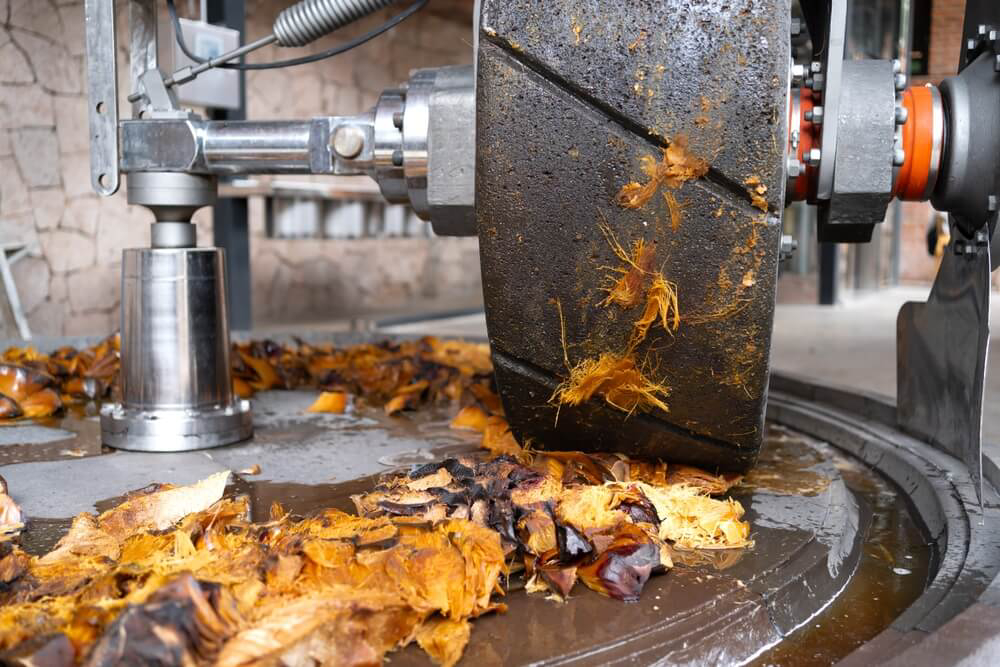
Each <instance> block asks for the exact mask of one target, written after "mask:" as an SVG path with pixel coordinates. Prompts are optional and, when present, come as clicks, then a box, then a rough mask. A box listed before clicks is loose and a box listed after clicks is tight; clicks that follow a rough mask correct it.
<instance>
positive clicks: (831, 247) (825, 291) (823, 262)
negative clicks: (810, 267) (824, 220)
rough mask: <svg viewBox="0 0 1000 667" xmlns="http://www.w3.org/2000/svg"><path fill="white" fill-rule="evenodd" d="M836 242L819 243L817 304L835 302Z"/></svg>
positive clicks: (823, 304) (832, 303)
mask: <svg viewBox="0 0 1000 667" xmlns="http://www.w3.org/2000/svg"><path fill="white" fill-rule="evenodd" d="M837 254H838V253H837V244H836V243H820V244H819V304H820V305H821V306H832V305H834V304H835V303H837Z"/></svg>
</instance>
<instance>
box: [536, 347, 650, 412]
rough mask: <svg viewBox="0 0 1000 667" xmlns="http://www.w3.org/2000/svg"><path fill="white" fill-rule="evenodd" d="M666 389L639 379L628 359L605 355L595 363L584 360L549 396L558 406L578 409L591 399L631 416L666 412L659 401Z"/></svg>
mask: <svg viewBox="0 0 1000 667" xmlns="http://www.w3.org/2000/svg"><path fill="white" fill-rule="evenodd" d="M669 395H670V388H669V387H667V386H666V385H664V384H662V383H656V382H653V381H652V380H650V379H649V378H647V377H646V376H645V375H643V373H642V371H641V370H640V369H639V368H637V367H636V365H635V359H634V358H632V356H631V355H628V354H627V355H625V356H617V355H614V354H611V353H609V352H605V353H604V354H602V355H601V356H600V357H598V358H596V359H584V360H583V361H581V362H580V363H578V364H577V365H576V366H574V367H573V368H572V369H570V372H569V377H568V378H567V379H566V380H564V381H563V382H562V383H561V384H560V385H559V386H558V387H556V390H555V393H554V394H553V395H552V400H553V401H554V402H556V403H558V404H560V405H580V404H581V403H584V402H586V401H588V400H590V399H591V398H592V397H594V396H601V397H603V398H604V400H605V401H606V402H607V403H608V405H611V406H612V407H615V408H617V409H619V410H621V411H622V412H627V413H632V412H635V411H636V410H640V411H645V410H649V409H651V408H658V409H660V410H663V411H664V412H668V411H669V408H668V407H667V404H666V403H665V402H664V401H663V399H664V398H666V397H667V396H669Z"/></svg>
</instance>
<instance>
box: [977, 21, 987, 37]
mask: <svg viewBox="0 0 1000 667" xmlns="http://www.w3.org/2000/svg"><path fill="white" fill-rule="evenodd" d="M989 30H990V27H989V26H988V25H986V24H985V23H980V24H979V25H978V26H976V34H977V35H979V36H980V37H982V36H983V35H985V34H986V33H988V32H989Z"/></svg>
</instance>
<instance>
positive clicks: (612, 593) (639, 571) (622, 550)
mask: <svg viewBox="0 0 1000 667" xmlns="http://www.w3.org/2000/svg"><path fill="white" fill-rule="evenodd" d="M660 568H661V558H660V548H659V546H657V545H656V544H655V543H654V542H653V540H652V539H651V538H650V537H649V536H648V535H647V534H646V533H645V532H643V531H642V530H641V529H639V528H637V527H636V526H634V525H633V524H623V525H622V526H621V529H620V532H619V533H618V534H617V535H616V536H615V538H614V540H613V541H612V542H611V544H610V545H609V546H608V547H607V548H606V549H605V550H604V551H602V552H601V553H600V554H598V556H597V557H596V558H595V559H594V560H593V561H592V562H590V563H587V564H586V565H583V566H581V567H580V568H578V570H577V573H578V574H579V576H580V579H581V580H582V581H583V583H584V584H586V585H587V587H588V588H590V589H592V590H594V591H597V592H598V593H601V594H602V595H607V596H608V597H612V598H616V599H618V600H624V601H625V602H635V601H636V600H638V599H639V594H640V593H642V589H643V587H644V586H645V585H646V582H647V581H648V580H649V576H650V575H651V574H653V573H654V572H655V571H658V570H659V569H660Z"/></svg>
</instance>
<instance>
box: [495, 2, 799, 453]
mask: <svg viewBox="0 0 1000 667" xmlns="http://www.w3.org/2000/svg"><path fill="white" fill-rule="evenodd" d="M789 16H790V10H789V4H788V1H787V0H733V1H731V2H727V3H717V2H701V1H695V0H665V1H664V0H660V1H656V2H653V1H638V0H637V1H636V2H606V1H605V2H602V1H598V0H563V1H562V2H538V1H531V0H484V2H483V4H482V15H481V24H480V35H479V37H480V39H479V50H478V72H477V76H478V80H477V159H476V161H477V164H476V198H477V211H478V213H477V216H478V227H479V239H480V253H481V262H482V273H483V282H484V285H485V304H486V316H487V325H488V329H489V337H490V343H491V344H492V347H493V358H494V363H495V367H496V378H497V383H498V388H499V391H500V395H501V397H502V399H503V404H504V408H505V410H506V413H507V417H508V419H509V421H510V424H511V429H512V431H513V432H514V434H515V435H516V436H517V437H518V438H519V439H520V440H521V441H522V442H524V441H526V440H530V441H532V442H533V443H534V444H535V445H536V446H540V447H547V446H548V447H558V448H565V449H581V450H590V451H618V452H623V453H628V454H632V455H641V456H650V457H660V458H664V459H668V460H670V461H677V462H686V463H691V464H696V465H701V466H707V467H710V468H719V469H727V470H744V469H746V468H748V467H749V466H751V465H752V464H753V463H754V461H755V460H756V456H757V452H758V450H759V448H760V445H761V441H762V436H763V428H764V408H765V403H766V392H767V383H768V358H769V353H770V339H771V329H772V325H773V311H774V300H775V282H776V278H777V266H778V251H779V243H780V225H781V210H782V207H783V202H784V187H785V181H784V179H785V175H784V170H783V164H784V156H785V146H786V143H787V105H788V69H789V62H790V47H789V22H790V19H789ZM674 142H680V143H682V144H683V143H684V142H686V145H687V151H688V153H690V154H691V155H693V156H696V157H698V158H701V159H703V160H705V161H706V162H707V163H708V165H710V166H709V168H708V170H707V172H706V173H704V175H703V176H701V177H698V178H694V179H691V180H688V181H686V182H683V183H675V184H674V185H675V187H670V186H669V185H662V186H660V187H657V188H656V190H655V192H654V194H653V195H652V196H651V197H650V199H649V201H648V202H646V203H645V204H644V205H642V206H641V207H639V208H635V209H630V208H624V207H623V206H621V205H619V203H618V195H619V192H620V190H621V188H622V187H623V186H624V185H625V184H627V183H630V182H639V183H644V182H647V181H648V180H649V178H648V176H647V175H646V173H644V171H643V168H642V167H643V161H644V160H655V161H657V162H661V161H662V160H663V159H664V154H663V150H664V149H665V148H667V147H668V146H670V145H671V144H672V143H674ZM671 209H673V210H671ZM605 226H606V229H609V230H610V231H611V233H612V234H613V235H614V237H615V238H616V239H617V241H618V243H619V244H620V245H621V247H622V248H623V249H625V250H626V251H631V249H632V248H633V244H634V243H636V242H637V241H639V240H640V239H641V240H642V241H643V242H644V244H645V245H646V246H647V247H648V248H650V250H651V252H652V256H651V258H650V261H649V263H648V267H649V272H648V273H647V274H643V276H644V278H643V287H642V289H643V290H646V289H648V285H649V284H650V280H651V278H650V276H652V274H653V272H654V271H660V272H661V273H662V275H663V277H664V278H665V280H666V281H669V282H670V283H672V284H673V285H674V286H676V294H677V297H678V310H679V315H680V324H679V326H678V328H677V330H676V331H667V330H665V329H664V327H663V326H662V323H660V324H653V326H652V327H651V328H650V330H649V333H648V335H647V336H646V337H645V339H644V340H643V341H642V343H641V344H639V345H638V346H636V347H635V348H634V350H633V351H632V352H631V358H632V359H633V360H634V362H635V366H636V367H637V368H639V369H640V370H641V372H642V374H643V376H644V378H645V379H646V380H649V381H650V382H651V383H654V384H656V385H660V386H662V387H665V388H669V391H664V392H663V393H661V394H659V397H660V398H661V399H662V400H663V402H664V403H665V404H666V405H667V407H668V410H663V409H660V408H658V407H655V406H647V407H646V408H645V409H644V408H643V406H642V405H640V406H639V407H638V408H637V409H635V410H632V411H625V410H622V409H618V408H616V407H614V406H612V405H610V404H609V400H607V399H608V397H606V396H602V395H601V393H600V392H597V393H596V394H595V395H594V396H593V397H592V398H591V399H590V400H588V401H586V402H584V403H583V404H581V405H579V406H576V407H571V406H568V405H562V406H557V405H556V404H555V403H556V401H553V400H552V397H553V393H554V392H555V391H556V390H557V388H558V387H559V386H560V383H562V382H563V381H564V380H565V379H566V378H567V377H568V376H569V374H570V373H569V368H572V367H573V366H575V365H577V364H580V363H581V362H584V361H585V360H588V359H590V360H596V359H599V358H600V357H601V355H613V358H621V357H622V356H623V355H624V354H625V352H626V350H627V349H628V347H629V343H628V342H629V339H630V336H632V335H633V334H632V332H633V329H634V323H635V321H636V320H637V319H639V318H640V317H641V315H642V313H643V311H644V308H645V300H646V299H645V298H641V299H639V301H637V302H636V303H635V305H633V306H631V307H621V306H617V305H615V304H606V303H604V302H605V299H606V298H607V296H608V291H607V288H608V287H609V286H610V285H612V284H613V283H614V281H615V280H616V279H617V278H619V277H620V276H621V275H622V274H621V273H620V272H616V271H615V269H625V268H627V265H626V264H625V263H624V262H623V261H622V260H621V258H620V257H619V256H616V254H615V252H614V251H613V249H612V247H611V244H610V243H609V240H608V237H607V236H608V235H607V233H606V231H602V227H605ZM645 296H646V294H643V297H645ZM560 311H561V317H560ZM622 402H623V401H619V404H620V403H622ZM625 402H626V403H627V401H625ZM625 407H629V406H628V405H626V406H625ZM557 413H558V419H557Z"/></svg>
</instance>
